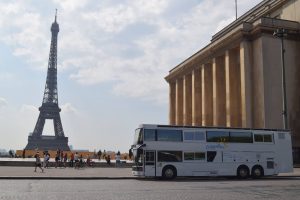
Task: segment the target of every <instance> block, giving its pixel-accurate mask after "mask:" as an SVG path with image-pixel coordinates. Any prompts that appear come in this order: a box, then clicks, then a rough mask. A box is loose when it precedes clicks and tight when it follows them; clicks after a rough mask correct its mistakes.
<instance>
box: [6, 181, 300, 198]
mask: <svg viewBox="0 0 300 200" xmlns="http://www.w3.org/2000/svg"><path fill="white" fill-rule="evenodd" d="M299 188H300V178H284V179H261V180H242V181H241V180H237V179H228V180H216V179H211V180H208V179H204V180H173V181H161V180H149V179H148V180H147V179H146V180H144V179H139V180H112V179H109V180H0V199H1V200H11V199H18V200H35V199H43V200H47V199H49V200H58V199H64V200H68V199H70V200H77V199H85V200H88V199H92V200H94V199H101V200H115V199H118V200H152V199H153V200H185V199H186V200H199V199H201V200H220V199H222V200H235V199H237V200H259V199H264V200H266V199H272V200H298V199H299V196H300V190H299Z"/></svg>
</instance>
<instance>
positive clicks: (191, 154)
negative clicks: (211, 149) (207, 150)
mask: <svg viewBox="0 0 300 200" xmlns="http://www.w3.org/2000/svg"><path fill="white" fill-rule="evenodd" d="M184 160H194V152H184Z"/></svg>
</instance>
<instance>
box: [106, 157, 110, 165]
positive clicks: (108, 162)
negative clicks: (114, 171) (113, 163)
mask: <svg viewBox="0 0 300 200" xmlns="http://www.w3.org/2000/svg"><path fill="white" fill-rule="evenodd" d="M105 159H106V163H107V164H108V165H110V155H107V156H106V158H105Z"/></svg>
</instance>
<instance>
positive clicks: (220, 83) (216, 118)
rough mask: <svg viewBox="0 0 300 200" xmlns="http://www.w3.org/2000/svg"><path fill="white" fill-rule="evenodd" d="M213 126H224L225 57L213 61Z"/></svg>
mask: <svg viewBox="0 0 300 200" xmlns="http://www.w3.org/2000/svg"><path fill="white" fill-rule="evenodd" d="M213 125H214V126H226V83H225V57H224V56H219V57H217V58H214V59H213Z"/></svg>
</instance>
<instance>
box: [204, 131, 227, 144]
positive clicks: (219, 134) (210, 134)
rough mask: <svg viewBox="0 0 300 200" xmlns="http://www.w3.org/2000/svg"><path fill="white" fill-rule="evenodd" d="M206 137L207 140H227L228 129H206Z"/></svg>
mask: <svg viewBox="0 0 300 200" xmlns="http://www.w3.org/2000/svg"><path fill="white" fill-rule="evenodd" d="M206 139H207V142H228V141H229V132H228V131H207V132H206Z"/></svg>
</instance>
